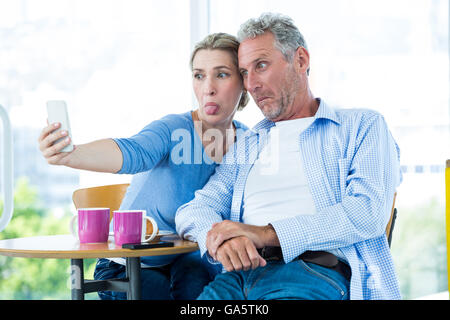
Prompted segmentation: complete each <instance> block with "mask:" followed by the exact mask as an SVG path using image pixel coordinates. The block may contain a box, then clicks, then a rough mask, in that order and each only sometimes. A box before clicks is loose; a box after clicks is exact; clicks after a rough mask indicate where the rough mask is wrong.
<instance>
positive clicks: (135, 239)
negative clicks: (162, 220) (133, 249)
mask: <svg viewBox="0 0 450 320" xmlns="http://www.w3.org/2000/svg"><path fill="white" fill-rule="evenodd" d="M113 220H114V241H115V243H116V245H118V246H121V245H122V244H124V243H141V242H149V241H151V240H153V239H154V238H155V237H156V234H157V233H158V225H157V223H156V221H155V220H154V219H153V218H151V217H147V213H146V211H145V210H116V211H113ZM146 220H148V221H150V223H151V224H152V227H153V228H152V229H153V230H152V234H151V235H150V236H148V237H147V236H146V233H147V223H146Z"/></svg>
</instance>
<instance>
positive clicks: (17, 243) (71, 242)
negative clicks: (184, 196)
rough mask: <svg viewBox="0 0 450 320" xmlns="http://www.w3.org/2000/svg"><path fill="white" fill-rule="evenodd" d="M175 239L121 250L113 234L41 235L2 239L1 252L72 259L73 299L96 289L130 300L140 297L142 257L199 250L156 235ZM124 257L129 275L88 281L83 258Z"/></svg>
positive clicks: (175, 237) (191, 244)
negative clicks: (81, 237) (100, 237)
mask: <svg viewBox="0 0 450 320" xmlns="http://www.w3.org/2000/svg"><path fill="white" fill-rule="evenodd" d="M159 239H160V240H162V241H170V242H174V246H173V247H166V248H154V249H140V250H130V249H122V247H120V246H116V245H115V243H114V237H112V236H110V237H109V239H108V242H104V243H79V242H78V241H77V240H76V239H74V238H73V237H72V235H56V236H38V237H28V238H17V239H7V240H0V255H4V256H10V257H22V258H43V259H48V258H50V259H70V260H71V270H72V271H71V286H72V288H71V291H72V299H74V300H83V299H84V294H85V293H89V292H96V291H125V292H127V298H128V299H130V300H139V299H140V298H141V278H140V270H141V263H140V257H143V256H160V255H168V254H179V253H187V252H192V251H196V250H198V246H197V243H195V242H190V241H186V240H182V239H180V238H179V237H178V236H177V235H166V236H163V237H157V238H156V239H155V241H156V240H159ZM91 258H125V259H126V278H125V279H111V280H85V279H84V269H83V259H91Z"/></svg>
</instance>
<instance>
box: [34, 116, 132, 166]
mask: <svg viewBox="0 0 450 320" xmlns="http://www.w3.org/2000/svg"><path fill="white" fill-rule="evenodd" d="M59 126H60V124H59V123H57V124H56V125H55V124H51V125H49V126H47V127H45V128H44V129H43V130H42V132H41V134H40V136H39V139H38V143H39V149H40V150H41V152H42V155H43V156H44V158H45V159H46V160H47V162H48V163H49V164H53V165H63V166H66V167H70V168H75V169H82V170H90V171H97V172H109V173H116V172H118V171H119V170H120V169H121V168H122V163H123V156H122V152H121V151H120V148H119V146H118V145H117V143H116V142H115V141H114V140H113V139H102V140H97V141H93V142H90V143H86V144H80V145H76V146H74V150H73V151H71V152H60V150H61V149H62V148H64V147H65V146H66V145H68V144H69V143H70V137H67V132H64V131H60V132H55V130H57V129H58V128H59ZM64 137H67V138H66V139H64V140H61V141H60V142H58V143H56V144H54V142H55V141H56V140H58V139H60V138H64Z"/></svg>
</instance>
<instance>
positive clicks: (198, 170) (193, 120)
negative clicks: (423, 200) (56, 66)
mask: <svg viewBox="0 0 450 320" xmlns="http://www.w3.org/2000/svg"><path fill="white" fill-rule="evenodd" d="M238 46H239V43H238V42H237V40H236V38H235V37H233V36H231V35H228V34H224V33H217V34H211V35H209V36H207V37H206V38H205V39H204V40H203V41H201V42H199V43H198V44H197V45H196V47H195V48H194V51H193V52H192V55H191V61H190V65H191V70H192V75H193V88H194V92H195V96H196V98H197V101H198V105H199V107H198V109H197V110H195V111H190V112H186V113H184V114H171V115H167V116H165V117H163V118H162V119H160V120H157V121H153V122H152V123H150V124H149V125H147V126H146V127H145V128H144V129H143V130H142V131H140V132H139V133H138V134H136V135H135V136H133V137H131V138H128V139H103V140H98V141H94V142H91V143H87V144H83V145H77V146H75V148H74V150H73V151H72V152H69V153H65V152H59V150H61V149H62V148H64V147H65V146H66V145H68V144H69V142H70V138H66V139H63V140H62V141H61V142H58V143H55V144H54V145H53V143H54V142H55V141H56V140H58V139H59V138H61V137H65V136H66V135H67V133H65V132H60V133H59V132H58V133H53V132H54V131H55V130H56V129H57V128H58V127H59V124H50V125H49V126H48V127H46V128H44V129H43V131H42V133H41V135H40V137H39V147H40V150H41V152H42V154H43V156H44V157H45V158H46V159H47V162H48V163H49V164H54V165H65V166H68V167H72V168H77V169H84V170H92V171H98V172H110V173H126V174H135V173H137V174H136V175H135V176H134V177H133V180H132V182H131V184H130V187H129V188H128V190H127V193H126V195H125V198H124V200H123V202H122V205H121V209H123V210H126V209H145V210H147V214H148V215H150V216H152V217H153V218H154V219H155V220H156V222H157V223H158V227H159V229H160V230H168V231H172V232H176V231H175V213H176V210H177V209H178V207H179V206H181V205H182V204H184V203H186V202H189V201H190V200H192V199H193V198H194V192H195V191H196V190H198V189H201V188H202V187H203V186H204V184H205V183H206V182H207V181H208V179H209V177H210V176H211V175H212V174H213V172H214V171H215V167H216V166H217V163H219V162H220V161H221V159H222V156H223V155H224V154H225V153H226V151H227V150H228V148H229V147H230V146H231V145H232V144H233V142H234V141H235V139H236V135H238V134H239V132H240V131H242V130H246V129H247V128H246V127H245V126H244V125H243V124H241V123H239V122H237V121H234V120H233V117H234V114H235V112H236V110H238V109H242V108H244V106H245V105H246V104H247V102H248V95H247V92H246V91H245V89H244V87H243V82H242V78H241V76H240V73H239V68H238V59H237V50H238ZM239 129H241V130H239ZM113 260H114V261H113ZM122 260H123V259H99V260H98V262H97V266H96V269H95V273H94V278H95V279H111V278H123V277H125V266H124V262H123V261H122ZM141 262H142V264H143V268H142V272H141V281H142V297H143V299H171V298H175V299H195V298H196V297H197V296H198V295H199V294H200V292H201V291H202V289H203V287H204V286H205V285H206V284H207V283H208V282H209V281H211V280H212V278H213V277H214V275H215V274H216V273H217V272H218V270H214V269H213V267H212V265H210V264H208V263H207V262H206V261H205V262H203V261H201V258H200V255H199V254H198V252H193V253H189V254H180V255H172V256H159V257H142V258H141ZM99 296H100V298H102V299H125V298H126V294H125V293H124V292H110V291H107V292H106V291H103V292H100V293H99Z"/></svg>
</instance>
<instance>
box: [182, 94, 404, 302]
mask: <svg viewBox="0 0 450 320" xmlns="http://www.w3.org/2000/svg"><path fill="white" fill-rule="evenodd" d="M273 126H274V123H273V122H272V121H270V120H267V119H264V120H262V121H261V122H260V123H258V124H257V125H256V126H255V127H254V128H253V129H252V130H248V132H247V133H246V134H245V135H244V136H243V137H242V138H241V139H238V141H237V142H236V143H235V145H234V149H232V150H230V151H229V152H228V153H227V155H226V156H225V157H224V159H223V161H222V164H221V165H220V166H218V167H217V169H216V172H215V174H214V175H213V176H212V177H211V178H210V180H209V181H208V183H207V184H206V185H205V186H204V188H203V189H201V190H198V191H197V192H196V193H195V198H194V199H193V200H192V201H190V202H189V203H187V204H185V205H183V206H181V207H180V208H179V209H178V211H177V214H176V218H175V223H176V228H177V232H178V233H179V234H180V235H181V236H182V237H184V238H187V239H189V240H193V241H197V242H198V245H199V248H200V252H201V255H203V254H205V253H207V248H206V235H207V232H208V231H209V230H210V229H211V225H212V224H213V223H215V222H220V221H222V220H232V221H238V222H242V213H243V195H244V188H245V184H246V179H247V176H248V173H249V171H250V169H251V167H252V166H253V164H254V162H255V160H256V159H257V158H258V154H259V152H260V150H261V149H262V147H263V146H264V145H265V143H266V142H267V137H268V134H267V133H268V131H270V129H271V128H272V127H273ZM298 142H299V144H300V150H301V151H300V153H301V156H302V159H303V163H304V169H305V174H306V177H307V180H308V182H309V185H310V188H311V193H312V196H313V200H314V203H315V206H316V209H317V213H316V214H314V215H298V216H295V217H290V218H286V219H282V220H278V221H274V222H272V223H271V224H272V226H273V227H274V229H275V231H276V233H277V236H278V239H279V242H280V245H281V249H282V252H283V258H284V262H285V263H289V262H290V261H292V260H293V259H295V258H296V257H298V256H299V255H300V254H302V253H303V252H305V251H307V250H332V249H338V248H339V249H340V250H341V251H342V253H343V254H344V255H345V257H346V259H347V261H348V262H349V265H350V267H351V270H352V277H351V281H350V298H351V299H400V298H401V296H400V290H399V285H398V280H397V277H396V274H395V270H394V264H393V261H392V256H391V254H390V250H389V245H388V242H387V239H386V235H385V229H386V225H387V223H388V221H389V217H390V212H391V208H392V202H393V197H394V193H395V191H396V188H397V186H398V185H399V184H400V182H401V180H402V176H401V170H400V161H399V159H400V154H399V148H398V146H397V144H396V142H395V141H394V139H393V137H392V135H391V133H390V132H389V129H388V127H387V125H386V122H385V120H384V119H383V117H382V116H381V115H380V114H379V113H377V112H375V111H371V110H363V109H333V108H330V107H329V106H327V104H326V103H325V102H324V101H323V100H321V102H320V105H319V109H318V110H317V112H316V115H315V116H314V122H313V123H312V124H311V126H310V127H309V128H308V129H306V130H305V131H303V132H302V133H301V134H300V135H299V137H298ZM280 143H282V141H281V142H280ZM208 256H209V255H208ZM209 258H210V257H209ZM210 259H212V258H210Z"/></svg>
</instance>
